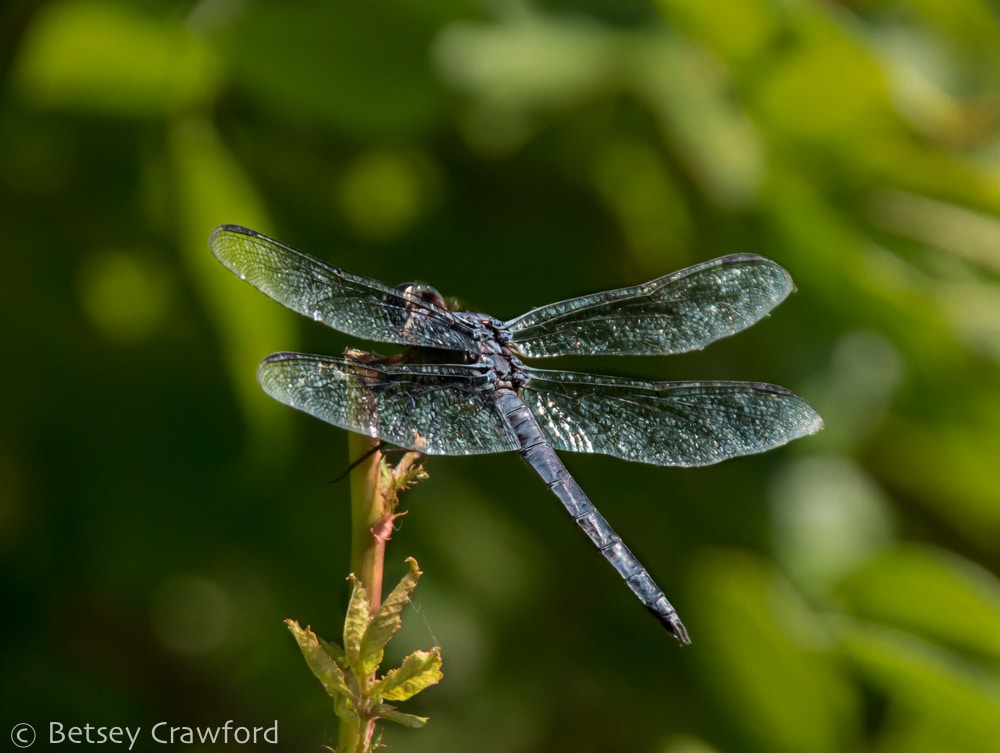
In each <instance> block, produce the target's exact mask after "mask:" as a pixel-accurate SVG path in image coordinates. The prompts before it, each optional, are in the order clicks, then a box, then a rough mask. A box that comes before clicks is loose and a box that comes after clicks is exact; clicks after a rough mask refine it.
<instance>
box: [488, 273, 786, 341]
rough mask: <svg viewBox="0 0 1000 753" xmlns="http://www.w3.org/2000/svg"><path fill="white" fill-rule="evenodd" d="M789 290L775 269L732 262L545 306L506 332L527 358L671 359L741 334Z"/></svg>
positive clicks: (781, 299) (523, 317)
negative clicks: (632, 357)
mask: <svg viewBox="0 0 1000 753" xmlns="http://www.w3.org/2000/svg"><path fill="white" fill-rule="evenodd" d="M794 289H795V288H794V285H793V284H792V278H791V277H790V276H789V274H788V272H786V271H785V269H784V268H783V267H782V266H781V265H779V264H775V263H774V262H773V261H770V260H768V259H765V258H763V257H761V256H755V255H753V254H735V255H732V256H724V257H721V258H719V259H713V260H711V261H707V262H705V263H703V264H698V265H696V266H693V267H688V268H687V269H682V270H681V271H679V272H674V273H673V274H669V275H665V276H663V277H660V278H658V279H656V280H652V281H651V282H647V283H644V284H642V285H635V286H633V287H629V288H620V289H618V290H608V291H605V292H603V293H594V294H593V295H585V296H581V297H579V298H571V299H569V300H566V301H559V302H558V303H551V304H549V305H548V306H542V307H541V308H537V309H534V310H532V311H529V312H528V313H527V314H524V315H522V316H519V317H517V318H516V319H512V320H510V321H509V322H507V324H506V326H507V327H509V328H510V331H511V338H512V341H513V344H514V347H515V348H516V350H517V352H518V353H520V354H522V355H524V356H528V357H531V358H541V357H543V356H559V355H669V354H671V353H684V352H686V351H690V350H699V349H701V348H704V347H705V346H706V345H708V344H709V343H711V342H714V341H715V340H718V339H719V338H722V337H728V336H729V335H732V334H735V333H737V332H739V331H740V330H743V329H746V328H747V327H749V326H750V325H752V324H753V323H754V322H757V321H759V320H760V319H761V318H762V317H763V316H765V315H766V314H767V313H768V312H769V311H770V310H771V309H773V308H774V307H775V306H777V305H778V304H779V303H781V302H782V301H783V300H785V298H787V297H788V295H789V293H791V292H792V291H793V290H794Z"/></svg>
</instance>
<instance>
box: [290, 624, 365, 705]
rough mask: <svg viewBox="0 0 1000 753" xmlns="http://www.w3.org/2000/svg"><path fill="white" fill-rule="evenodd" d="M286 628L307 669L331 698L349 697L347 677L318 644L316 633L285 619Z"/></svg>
mask: <svg viewBox="0 0 1000 753" xmlns="http://www.w3.org/2000/svg"><path fill="white" fill-rule="evenodd" d="M285 624H286V625H288V629H289V630H290V631H291V633H292V635H293V636H294V637H295V641H296V642H297V643H298V644H299V650H300V651H301V652H302V656H303V658H304V659H305V660H306V664H308V665H309V669H311V670H312V673H313V674H314V675H316V678H317V679H318V680H319V681H320V682H321V683H322V684H323V687H324V688H325V689H326V692H327V693H328V694H329V695H331V696H332V697H333V698H335V699H336V698H337V697H338V696H346V697H348V698H350V697H351V689H350V687H348V684H347V678H346V677H345V676H344V672H343V671H342V670H341V668H340V667H339V666H337V662H335V661H334V660H333V657H331V656H330V654H329V653H328V652H327V650H326V649H325V647H324V646H322V645H320V642H319V639H318V638H317V637H316V634H315V633H314V632H313V631H312V630H310V629H309V628H308V627H306V628H305V629H303V628H302V627H300V626H299V623H297V622H296V621H295V620H285Z"/></svg>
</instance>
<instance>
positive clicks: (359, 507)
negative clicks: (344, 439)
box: [347, 433, 392, 613]
mask: <svg viewBox="0 0 1000 753" xmlns="http://www.w3.org/2000/svg"><path fill="white" fill-rule="evenodd" d="M375 442H376V440H374V439H370V438H368V437H365V436H362V435H361V434H354V433H352V434H351V435H350V439H349V440H348V443H347V447H348V451H349V452H350V455H351V457H352V458H356V457H361V456H362V455H364V454H365V453H366V452H371V449H372V447H374V446H375ZM350 478H351V572H353V573H354V575H355V576H356V577H357V578H358V580H360V581H361V583H362V585H363V586H364V587H365V590H366V591H367V592H368V603H369V604H370V606H371V611H372V612H373V613H374V612H375V610H376V609H378V608H379V605H380V604H381V603H382V572H383V564H384V561H385V538H384V537H382V536H378V535H376V532H378V531H380V530H381V529H382V526H383V525H384V521H385V519H386V517H387V516H389V515H391V514H392V510H391V509H389V501H388V500H387V499H386V495H385V494H384V493H383V490H382V453H381V451H378V450H376V451H375V452H372V453H371V455H370V456H369V457H368V458H366V459H365V460H364V461H363V462H362V463H359V464H358V466H357V467H356V468H355V469H354V470H353V471H351V477H350Z"/></svg>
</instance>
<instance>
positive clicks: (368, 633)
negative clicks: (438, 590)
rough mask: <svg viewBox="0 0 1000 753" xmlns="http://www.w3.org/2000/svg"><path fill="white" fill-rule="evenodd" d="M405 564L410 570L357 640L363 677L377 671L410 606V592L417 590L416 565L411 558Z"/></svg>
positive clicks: (417, 572) (417, 570) (418, 574)
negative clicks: (402, 614)
mask: <svg viewBox="0 0 1000 753" xmlns="http://www.w3.org/2000/svg"><path fill="white" fill-rule="evenodd" d="M406 562H407V563H408V564H409V566H410V572H408V573H407V574H406V575H404V576H403V578H402V580H400V581H399V584H398V585H397V586H396V587H395V588H394V589H392V593H390V594H389V596H388V597H387V598H386V600H385V601H384V602H382V606H381V607H379V610H378V611H377V612H376V613H375V616H374V617H372V620H371V622H370V623H369V624H368V628H367V629H366V630H365V634H364V636H362V638H361V654H360V661H361V669H362V674H366V675H367V674H369V673H371V672H374V671H375V670H376V669H377V668H378V665H379V664H381V663H382V652H383V649H385V646H386V644H387V643H388V642H389V641H390V640H391V639H392V636H393V635H395V634H396V631H397V630H399V628H400V626H401V625H402V624H403V621H402V619H401V618H400V613H401V612H402V611H403V608H404V607H405V606H406V605H407V604H409V603H410V597H411V596H412V595H413V589H415V588H416V587H417V580H418V579H419V578H420V575H421V572H420V569H419V566H418V565H417V561H416V560H415V559H413V557H409V558H407V560H406Z"/></svg>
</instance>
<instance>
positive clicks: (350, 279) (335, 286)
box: [208, 225, 475, 350]
mask: <svg viewBox="0 0 1000 753" xmlns="http://www.w3.org/2000/svg"><path fill="white" fill-rule="evenodd" d="M208 243H209V246H210V247H211V249H212V253H213V254H215V258H217V259H218V260H219V261H220V262H222V264H223V266H225V267H226V268H227V269H229V270H230V271H231V272H233V274H235V275H237V276H238V277H239V278H240V279H242V280H246V281H247V282H249V283H250V284H251V285H253V286H254V287H255V288H257V289H258V290H260V291H261V292H262V293H264V294H265V295H268V296H270V297H271V298H273V299H274V300H276V301H277V302H278V303H280V304H282V305H284V306H287V307H288V308H290V309H292V311H297V312H299V313H300V314H304V315H306V316H308V317H310V318H312V319H315V320H316V321H318V322H323V324H326V325H327V326H328V327H332V328H333V329H336V330H340V331H341V332H345V333H347V334H349V335H354V336H355V337H361V338H364V339H365V340H374V341H376V342H387V343H396V344H398V345H415V346H422V347H431V348H446V349H449V350H467V349H469V348H473V347H475V341H474V340H473V339H472V328H471V327H469V325H467V324H466V323H465V322H462V321H461V320H459V319H456V318H455V317H453V316H452V315H451V314H450V313H448V312H447V311H445V310H444V309H441V308H438V307H436V306H434V305H433V304H432V303H429V302H427V301H425V300H422V299H421V298H418V297H417V296H415V295H412V294H409V293H404V292H402V291H399V290H396V289H395V288H391V287H389V286H388V285H386V284H384V283H381V282H378V281H377V280H370V279H368V278H366V277H362V276H361V275H355V274H351V273H350V272H345V271H344V270H342V269H338V268H337V267H334V266H331V265H330V264H327V263H325V262H323V261H320V260H319V259H316V258H314V257H312V256H309V255H308V254H305V253H303V252H301V251H299V250H297V249H294V248H292V247H291V246H287V245H285V244H284V243H281V242H280V241H276V240H274V239H272V238H268V237H267V236H265V235H261V234H260V233H258V232H256V231H254V230H248V229H247V228H244V227H239V226H238V225H222V226H220V227H217V228H216V229H215V230H213V231H212V235H211V237H210V238H209V241H208Z"/></svg>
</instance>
